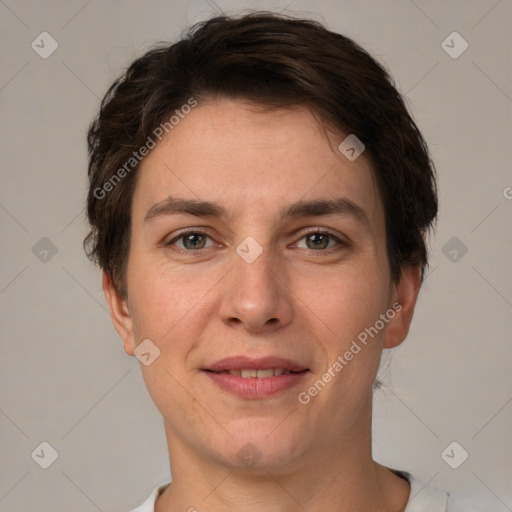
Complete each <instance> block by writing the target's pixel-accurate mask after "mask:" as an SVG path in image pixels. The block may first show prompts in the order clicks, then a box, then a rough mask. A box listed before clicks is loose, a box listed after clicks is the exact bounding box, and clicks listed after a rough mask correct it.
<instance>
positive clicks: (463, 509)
mask: <svg viewBox="0 0 512 512" xmlns="http://www.w3.org/2000/svg"><path fill="white" fill-rule="evenodd" d="M392 471H393V472H394V473H396V474H397V475H399V476H401V477H402V478H405V479H406V480H408V481H409V484H410V486H411V492H410V496H409V501H408V502H407V507H406V508H405V511H404V512H484V511H486V510H488V509H487V508H478V507H477V508H475V506H474V504H473V503H470V499H469V498H465V497H464V496H462V495H460V494H454V493H450V492H447V491H444V490H442V489H438V488H435V487H431V486H428V485H426V484H424V483H423V482H421V481H420V480H417V479H416V478H415V477H414V476H412V475H411V474H410V473H408V472H406V471H397V470H392Z"/></svg>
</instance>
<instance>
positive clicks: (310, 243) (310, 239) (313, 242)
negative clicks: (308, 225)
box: [299, 229, 348, 251]
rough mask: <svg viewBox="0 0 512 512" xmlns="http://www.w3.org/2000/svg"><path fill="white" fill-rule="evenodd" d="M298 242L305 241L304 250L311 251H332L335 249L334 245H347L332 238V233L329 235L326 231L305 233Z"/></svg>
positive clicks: (336, 238) (335, 237)
mask: <svg viewBox="0 0 512 512" xmlns="http://www.w3.org/2000/svg"><path fill="white" fill-rule="evenodd" d="M300 240H305V243H306V247H305V248H306V249H311V250H313V251H319V250H320V251H323V250H325V249H332V248H333V246H334V247H335V246H336V245H340V246H347V245H348V244H347V243H346V242H343V241H342V240H340V239H339V238H338V237H337V236H334V235H333V234H332V233H329V232H327V231H320V229H317V230H315V231H310V232H309V233H306V234H305V235H303V236H302V237H301V238H300ZM300 240H299V241H300Z"/></svg>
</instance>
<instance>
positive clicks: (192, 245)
mask: <svg viewBox="0 0 512 512" xmlns="http://www.w3.org/2000/svg"><path fill="white" fill-rule="evenodd" d="M197 239H200V241H199V243H194V240H196V241H197ZM183 240H184V244H183V245H184V246H185V247H186V248H187V249H201V248H202V246H203V245H204V237H203V236H202V235H200V234H199V233H190V234H189V235H186V236H184V237H183ZM201 242H202V245H201ZM189 243H190V245H189Z"/></svg>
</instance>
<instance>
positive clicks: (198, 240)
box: [165, 231, 211, 252]
mask: <svg viewBox="0 0 512 512" xmlns="http://www.w3.org/2000/svg"><path fill="white" fill-rule="evenodd" d="M208 238H209V239H210V240H211V238H210V237H209V236H208V235H207V234H206V233H203V232H202V231H186V232H183V233H180V234H179V235H178V236H177V237H175V238H173V239H172V240H171V241H169V242H166V243H165V245H166V246H172V245H175V244H176V243H178V246H177V250H178V251H179V252H188V251H197V250H199V249H205V248H206V240H207V239H208ZM179 242H182V245H181V247H180V245H179ZM210 247H211V245H210Z"/></svg>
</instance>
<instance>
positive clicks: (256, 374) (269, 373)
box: [206, 368, 308, 379]
mask: <svg viewBox="0 0 512 512" xmlns="http://www.w3.org/2000/svg"><path fill="white" fill-rule="evenodd" d="M206 371H211V372H212V373H217V374H219V375H234V376H235V377H241V378H242V379H268V378H269V377H279V375H290V374H292V373H303V372H307V371H308V370H307V369H305V370H302V371H292V370H285V369H284V368H265V369H262V370H254V369H251V368H244V369H235V370H222V371H220V372H215V371H212V370H206Z"/></svg>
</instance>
